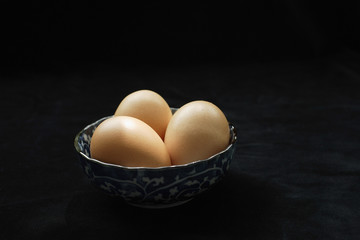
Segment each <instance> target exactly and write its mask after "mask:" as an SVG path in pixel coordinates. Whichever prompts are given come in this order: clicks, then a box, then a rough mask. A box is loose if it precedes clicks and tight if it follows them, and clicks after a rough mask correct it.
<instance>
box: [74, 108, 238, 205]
mask: <svg viewBox="0 0 360 240" xmlns="http://www.w3.org/2000/svg"><path fill="white" fill-rule="evenodd" d="M172 111H173V112H174V111H176V109H174V108H172ZM109 117H111V116H108V117H104V118H101V119H99V120H97V121H96V122H94V123H91V124H90V125H88V126H86V127H85V128H84V129H82V130H81V131H80V132H79V133H78V134H77V135H76V137H75V142H74V145H75V149H76V152H77V155H78V158H79V161H80V166H81V168H82V169H83V172H84V173H85V175H86V176H87V177H88V179H89V180H90V182H91V183H92V184H93V185H94V186H95V187H97V188H98V189H100V190H101V191H103V192H105V193H106V194H108V195H111V196H118V197H120V198H121V199H123V200H124V201H125V202H127V203H129V204H131V205H134V206H138V207H144V208H166V207H173V206H177V205H181V204H184V203H186V202H188V201H190V200H191V199H193V198H194V197H195V196H197V195H199V194H201V193H203V192H204V191H207V190H209V189H211V188H212V187H213V186H214V185H215V184H216V183H218V182H219V181H220V180H221V179H222V178H223V177H224V176H225V174H226V173H227V172H228V170H229V166H230V163H231V159H232V157H233V154H234V151H235V143H236V138H237V137H236V130H235V127H234V126H233V125H232V124H230V123H229V131H230V133H231V134H230V136H231V137H230V139H229V146H228V147H227V148H226V149H225V150H224V151H222V152H219V153H217V154H215V155H213V156H211V157H209V158H207V159H203V160H198V161H195V162H191V163H187V164H183V165H172V166H166V167H156V168H150V167H124V166H120V165H115V164H110V163H104V162H101V161H99V160H96V159H93V158H91V156H90V141H91V137H92V135H93V133H94V131H95V129H96V127H97V126H98V125H99V124H100V123H101V122H102V121H104V120H106V119H107V118H109Z"/></svg>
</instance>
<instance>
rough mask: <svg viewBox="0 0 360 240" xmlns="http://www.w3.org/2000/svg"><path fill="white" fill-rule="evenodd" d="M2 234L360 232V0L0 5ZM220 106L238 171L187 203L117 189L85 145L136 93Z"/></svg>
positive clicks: (349, 235)
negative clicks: (84, 157)
mask: <svg viewBox="0 0 360 240" xmlns="http://www.w3.org/2000/svg"><path fill="white" fill-rule="evenodd" d="M0 11H1V18H2V21H1V38H2V40H3V41H2V44H1V47H0V50H1V68H0V69H1V72H0V74H1V80H2V81H1V82H2V83H1V86H2V87H1V95H0V109H1V112H2V113H1V126H2V128H1V129H0V136H1V139H0V149H1V151H0V152H1V157H0V222H1V228H0V238H1V239H29V238H35V239H49V238H50V239H65V238H68V237H74V236H75V237H81V238H87V239H98V238H104V237H119V238H132V239H140V238H145V237H148V238H152V237H162V238H172V239H183V238H189V239H195V238H196V239H205V238H206V239H358V236H359V235H360V232H359V230H358V226H359V224H360V208H359V204H358V203H359V201H360V195H359V190H360V189H359V183H360V181H359V180H360V177H359V174H360V163H359V161H360V159H359V154H360V151H359V143H360V142H359V121H360V111H359V109H360V97H359V86H360V84H359V83H360V65H359V64H360V55H359V50H360V49H359V40H360V39H359V37H358V34H357V32H358V30H359V24H358V22H359V13H360V12H359V5H358V4H356V3H352V4H345V3H329V2H328V3H326V4H320V3H313V2H311V1H305V2H304V1H240V2H239V3H238V4H237V5H232V4H225V3H221V4H220V3H217V4H215V3H214V4H210V3H206V4H205V3H204V4H199V3H191V4H190V3H188V4H187V3H171V4H169V3H168V4H164V3H148V4H141V3H133V4H129V3H127V4H123V3H121V4H120V5H111V4H107V3H103V2H101V3H100V2H99V3H97V4H90V3H86V2H66V1H57V2H55V1H53V2H47V3H45V4H40V3H21V4H20V3H14V2H10V1H4V2H2V3H1V8H0ZM144 88H147V89H152V90H154V91H157V92H158V93H160V94H161V95H162V96H163V97H164V98H165V99H166V100H167V101H168V103H169V105H170V106H174V107H179V106H181V105H182V104H184V103H186V102H189V101H191V100H196V99H205V100H208V101H212V102H214V103H215V104H216V105H218V106H219V107H220V108H221V109H222V110H223V111H224V113H225V114H226V115H227V117H228V119H229V120H230V121H232V122H233V123H234V124H235V126H236V127H237V128H238V133H239V141H238V144H237V151H236V153H235V156H234V159H233V162H232V165H231V169H230V172H229V174H228V176H227V177H226V178H225V179H224V180H223V181H222V182H221V183H219V185H218V186H217V187H215V188H214V189H213V190H212V191H210V192H208V193H205V194H203V195H202V196H200V197H199V198H196V199H194V200H193V201H191V202H189V203H188V204H186V205H183V206H179V207H176V208H173V209H166V210H143V209H138V208H134V207H130V206H128V205H126V204H124V203H122V202H119V201H118V200H116V199H113V198H110V197H107V196H105V195H103V194H101V193H99V192H98V191H97V190H95V189H94V188H93V187H92V186H90V185H89V183H88V181H87V179H86V178H85V176H84V175H83V174H82V172H81V170H80V168H79V166H78V163H77V159H76V155H75V151H74V149H73V138H74V136H75V134H76V133H77V132H78V131H79V130H80V129H81V128H83V127H84V126H85V125H87V124H89V123H91V122H93V121H95V120H97V119H99V118H101V117H103V116H107V115H110V114H112V113H113V111H114V110H115V109H116V106H117V104H118V103H119V102H120V101H121V99H122V98H123V97H125V96H126V95H127V94H129V93H131V92H132V91H135V90H138V89H144Z"/></svg>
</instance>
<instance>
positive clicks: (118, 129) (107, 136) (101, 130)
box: [90, 116, 171, 167]
mask: <svg viewBox="0 0 360 240" xmlns="http://www.w3.org/2000/svg"><path fill="white" fill-rule="evenodd" d="M90 153H91V157H92V158H94V159H97V160H99V161H102V162H106V163H112V164H118V165H122V166H127V167H161V166H169V165H171V162H170V157H169V154H168V152H167V149H166V147H165V144H164V142H163V141H162V139H161V138H160V137H159V135H158V134H157V133H156V132H155V131H154V130H153V129H152V128H151V127H149V126H148V125H147V124H146V123H144V122H143V121H141V120H139V119H136V118H133V117H128V116H114V117H111V118H109V119H106V120H105V121H103V122H102V123H101V124H100V125H99V126H98V127H97V128H96V129H95V131H94V134H93V136H92V138H91V142H90Z"/></svg>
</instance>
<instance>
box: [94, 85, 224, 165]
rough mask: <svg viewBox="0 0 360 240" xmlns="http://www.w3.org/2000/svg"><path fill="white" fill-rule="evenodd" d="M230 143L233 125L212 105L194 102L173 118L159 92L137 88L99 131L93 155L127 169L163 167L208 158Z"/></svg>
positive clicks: (205, 102)
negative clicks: (231, 126)
mask: <svg viewBox="0 0 360 240" xmlns="http://www.w3.org/2000/svg"><path fill="white" fill-rule="evenodd" d="M229 139H230V131H229V123H228V121H227V119H226V117H225V115H224V113H223V112H222V111H221V110H220V109H219V108H218V107H217V106H216V105H214V104H213V103H210V102H208V101H203V100H198V101H192V102H189V103H187V104H185V105H183V106H182V107H180V108H179V109H178V110H177V111H176V112H175V113H174V114H172V111H171V109H170V107H169V105H168V104H167V102H166V101H165V99H164V98H163V97H161V96H160V95H159V94H158V93H156V92H154V91H151V90H139V91H136V92H133V93H131V94H129V95H128V96H126V97H125V98H124V99H123V100H122V101H121V102H120V104H119V106H118V108H117V109H116V111H115V114H114V116H112V117H110V118H108V119H106V120H105V121H103V122H102V123H101V124H100V125H99V126H98V127H97V128H96V129H95V131H94V134H93V136H92V138H91V143H90V154H91V157H92V158H94V159H97V160H99V161H102V162H106V163H112V164H117V165H122V166H126V167H163V166H171V165H180V164H186V163H190V162H194V161H197V160H202V159H207V158H209V157H211V156H213V155H215V154H217V153H219V152H221V151H223V150H225V149H226V148H227V147H228V146H229Z"/></svg>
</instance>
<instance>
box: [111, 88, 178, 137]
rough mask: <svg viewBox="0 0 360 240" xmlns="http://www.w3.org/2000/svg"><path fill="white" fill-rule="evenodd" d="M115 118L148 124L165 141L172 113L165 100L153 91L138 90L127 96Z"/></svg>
mask: <svg viewBox="0 0 360 240" xmlns="http://www.w3.org/2000/svg"><path fill="white" fill-rule="evenodd" d="M114 115H115V116H130V117H134V118H137V119H140V120H141V121H143V122H145V123H146V124H148V125H149V126H150V127H152V128H153V129H154V130H155V132H157V133H158V135H159V136H160V138H161V139H164V136H165V132H166V128H167V125H168V123H169V121H170V119H171V117H172V112H171V109H170V107H169V105H168V104H167V102H166V101H165V99H164V98H163V97H162V96H160V95H159V94H158V93H156V92H154V91H151V90H138V91H136V92H133V93H131V94H129V95H127V96H126V97H125V98H124V99H123V100H122V101H121V102H120V104H119V106H118V107H117V109H116V111H115V114H114Z"/></svg>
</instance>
